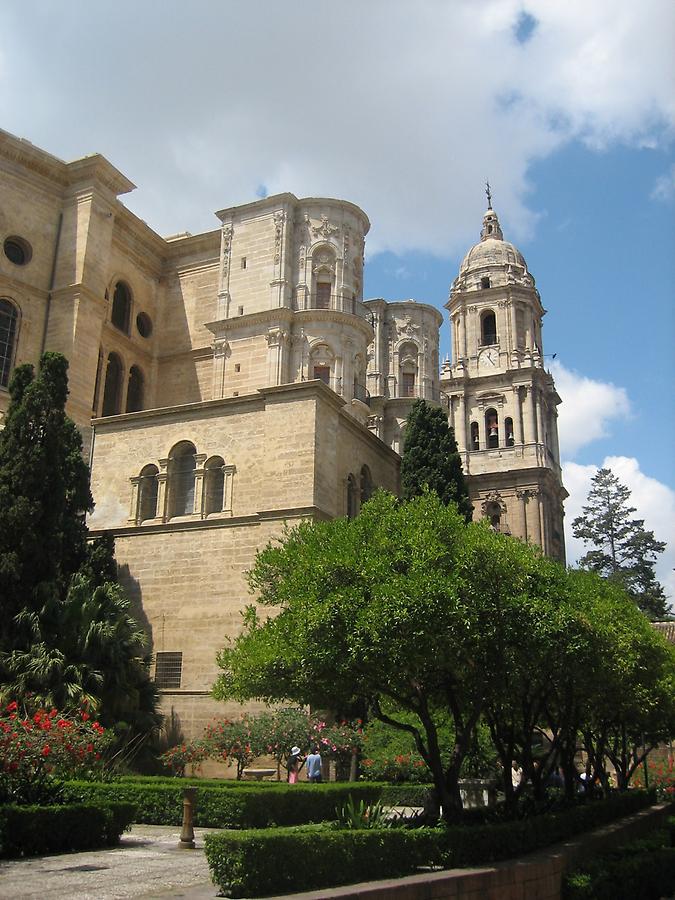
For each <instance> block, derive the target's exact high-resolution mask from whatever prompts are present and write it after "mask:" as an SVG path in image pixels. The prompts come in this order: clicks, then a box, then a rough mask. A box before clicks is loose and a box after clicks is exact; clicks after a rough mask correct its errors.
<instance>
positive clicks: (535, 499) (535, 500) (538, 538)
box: [530, 490, 543, 547]
mask: <svg viewBox="0 0 675 900" xmlns="http://www.w3.org/2000/svg"><path fill="white" fill-rule="evenodd" d="M530 503H531V504H532V506H533V507H534V509H533V512H532V516H531V517H530V518H531V523H530V524H531V525H532V532H533V533H532V543H534V544H538V545H539V546H540V547H543V543H542V534H541V500H540V494H539V491H537V490H533V491H530Z"/></svg>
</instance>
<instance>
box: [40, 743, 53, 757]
mask: <svg viewBox="0 0 675 900" xmlns="http://www.w3.org/2000/svg"><path fill="white" fill-rule="evenodd" d="M50 753H51V749H50V747H49V744H45V745H44V747H43V748H42V755H43V756H49V754H50Z"/></svg>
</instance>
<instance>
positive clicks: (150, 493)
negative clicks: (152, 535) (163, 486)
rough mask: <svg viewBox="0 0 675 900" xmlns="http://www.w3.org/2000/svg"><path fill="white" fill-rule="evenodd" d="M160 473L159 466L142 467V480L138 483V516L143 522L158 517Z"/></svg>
mask: <svg viewBox="0 0 675 900" xmlns="http://www.w3.org/2000/svg"><path fill="white" fill-rule="evenodd" d="M158 473H159V469H158V468H157V466H152V465H151V466H145V467H144V468H143V469H141V481H140V484H139V485H138V518H139V521H141V522H145V520H146V519H155V518H156V517H157V490H158V487H159V482H158V480H157V475H158Z"/></svg>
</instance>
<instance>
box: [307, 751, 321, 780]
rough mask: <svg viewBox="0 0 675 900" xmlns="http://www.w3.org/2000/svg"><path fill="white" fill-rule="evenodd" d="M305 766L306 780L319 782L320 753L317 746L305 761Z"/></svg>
mask: <svg viewBox="0 0 675 900" xmlns="http://www.w3.org/2000/svg"><path fill="white" fill-rule="evenodd" d="M305 764H306V766H307V780H308V781H312V782H313V783H314V784H319V783H320V782H321V754H320V753H319V748H318V747H314V748H313V749H312V752H311V753H310V754H309V756H308V757H307V760H306V762H305Z"/></svg>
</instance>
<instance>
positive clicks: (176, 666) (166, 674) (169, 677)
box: [155, 651, 183, 689]
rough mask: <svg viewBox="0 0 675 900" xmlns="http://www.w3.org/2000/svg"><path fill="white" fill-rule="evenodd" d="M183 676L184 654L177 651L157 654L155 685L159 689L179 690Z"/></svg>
mask: <svg viewBox="0 0 675 900" xmlns="http://www.w3.org/2000/svg"><path fill="white" fill-rule="evenodd" d="M182 674H183V654H182V653H181V652H176V651H166V652H164V651H163V652H160V653H157V654H156V656H155V684H156V685H157V687H158V688H165V689H167V688H179V687H180V680H181V675H182Z"/></svg>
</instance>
